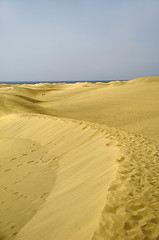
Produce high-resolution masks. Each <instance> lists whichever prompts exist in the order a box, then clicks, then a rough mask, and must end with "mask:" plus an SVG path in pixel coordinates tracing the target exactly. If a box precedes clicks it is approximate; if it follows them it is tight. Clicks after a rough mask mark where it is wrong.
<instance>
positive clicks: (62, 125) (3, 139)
mask: <svg viewBox="0 0 159 240" xmlns="http://www.w3.org/2000/svg"><path fill="white" fill-rule="evenodd" d="M158 133H159V77H149V78H141V79H135V80H131V81H128V82H127V81H123V82H119V81H117V82H110V83H87V82H85V83H74V84H65V83H56V84H49V83H40V84H36V85H31V84H30V85H27V84H25V85H15V86H14V85H6V84H1V85H0V175H1V181H0V215H1V219H0V240H12V239H15V240H89V239H90V240H115V239H116V240H133V239H139V240H140V239H143V240H144V239H145V240H146V239H151V240H155V239H159V173H158V169H159V143H158V141H159V134H158Z"/></svg>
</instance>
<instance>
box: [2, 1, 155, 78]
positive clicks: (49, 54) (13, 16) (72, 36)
mask: <svg viewBox="0 0 159 240" xmlns="http://www.w3.org/2000/svg"><path fill="white" fill-rule="evenodd" d="M144 76H159V1H158V0H133V1H132V0H45V1H44V0H26V1H22V0H0V81H1V82H3V81H78V80H126V79H134V78H138V77H144Z"/></svg>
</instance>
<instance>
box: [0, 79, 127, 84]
mask: <svg viewBox="0 0 159 240" xmlns="http://www.w3.org/2000/svg"><path fill="white" fill-rule="evenodd" d="M114 81H129V80H95V81H94V80H93V81H91V80H85V81H84V80H82V81H80V80H79V81H51V82H50V81H18V82H11V81H10V82H6V81H4V82H0V84H9V85H16V84H37V83H68V84H71V83H77V82H90V83H97V82H103V83H108V82H114Z"/></svg>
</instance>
